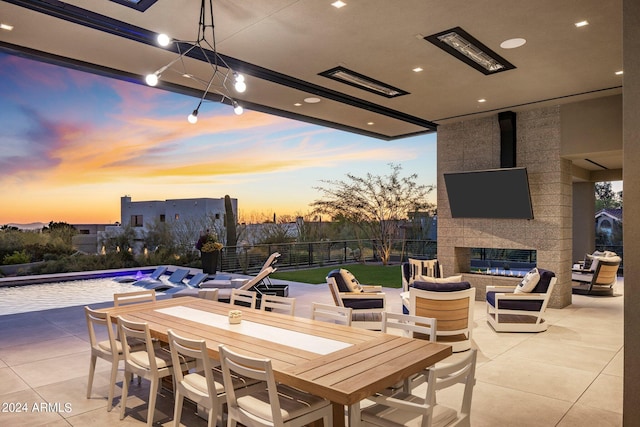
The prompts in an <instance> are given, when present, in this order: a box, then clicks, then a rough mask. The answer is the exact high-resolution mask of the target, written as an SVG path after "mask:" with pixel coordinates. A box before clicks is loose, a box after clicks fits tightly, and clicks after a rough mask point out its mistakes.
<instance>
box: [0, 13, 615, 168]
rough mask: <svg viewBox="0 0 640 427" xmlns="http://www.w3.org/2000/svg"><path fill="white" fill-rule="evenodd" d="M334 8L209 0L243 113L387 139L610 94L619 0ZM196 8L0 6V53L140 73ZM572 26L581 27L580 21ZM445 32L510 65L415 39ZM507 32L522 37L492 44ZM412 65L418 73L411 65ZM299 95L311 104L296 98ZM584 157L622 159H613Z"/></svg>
mask: <svg viewBox="0 0 640 427" xmlns="http://www.w3.org/2000/svg"><path fill="white" fill-rule="evenodd" d="M331 2H332V0H270V1H265V0H233V1H232V0H216V1H215V2H214V14H215V32H216V39H217V50H218V52H220V53H221V54H223V55H224V56H225V57H229V58H230V60H231V62H230V65H231V66H232V68H234V69H236V70H237V71H240V72H243V73H244V74H245V75H246V76H247V86H248V90H247V91H246V92H245V93H244V94H242V95H241V96H238V97H236V99H237V100H238V101H240V102H241V103H242V104H244V105H245V108H253V109H256V110H260V111H265V112H270V113H273V114H279V115H284V116H288V117H292V118H296V119H299V120H304V121H309V122H313V123H319V124H323V125H326V126H332V127H336V128H340V129H344V130H348V131H351V132H358V133H362V134H365V135H370V136H374V137H377V138H382V139H390V140H391V139H395V138H401V137H406V136H411V135H414V134H419V133H424V132H430V131H433V129H434V127H433V125H437V124H442V123H447V122H452V121H458V120H463V119H469V118H473V117H481V116H483V115H488V114H496V113H497V112H499V111H506V110H511V111H516V112H518V111H522V110H525V109H529V108H537V107H540V106H544V105H552V104H560V103H566V102H576V101H579V100H584V99H589V98H595V97H601V96H606V95H613V94H619V93H621V86H622V77H621V76H617V75H615V72H616V71H618V70H621V69H622V4H621V3H622V2H621V0H607V1H606V2H602V0H572V1H558V0H535V1H531V0H473V1H469V0H447V1H442V0H403V1H401V2H400V1H389V0H345V2H346V3H347V6H345V7H343V8H341V9H336V8H334V7H332V6H331ZM199 13H200V2H199V1H197V0H158V1H157V2H156V3H155V4H153V5H152V6H151V7H150V8H149V9H148V10H147V11H145V12H139V11H136V10H134V9H132V8H129V7H125V6H123V5H121V4H117V3H115V2H111V1H109V0H69V1H67V2H66V3H63V2H60V1H55V0H48V1H34V0H8V1H0V22H2V23H8V24H11V25H13V26H14V29H13V31H0V49H3V50H5V51H8V52H11V53H18V54H21V55H29V56H35V57H37V58H40V59H43V60H47V61H52V62H56V63H62V64H65V65H68V66H75V67H77V68H81V69H92V70H93V71H96V72H100V73H103V74H105V75H114V76H121V77H126V78H133V79H137V80H140V81H143V76H144V75H146V74H147V73H149V72H153V71H155V70H157V69H158V68H160V67H161V66H163V65H165V64H167V63H168V62H169V61H171V60H172V59H175V58H176V54H175V53H172V52H168V51H167V50H165V49H163V48H160V47H158V46H156V45H155V44H154V37H152V36H153V35H154V33H161V32H164V33H167V34H169V35H171V36H172V37H174V38H178V39H183V40H193V39H195V38H196V34H197V30H198V18H199ZM582 20H588V21H589V25H588V26H586V27H582V28H577V27H576V26H575V25H574V23H576V22H578V21H582ZM92 26H93V27H97V28H92ZM453 27H462V28H463V29H464V30H465V31H467V32H468V33H470V34H471V35H472V36H474V37H475V38H476V39H478V40H479V41H480V42H482V43H483V44H485V45H486V46H488V47H489V48H490V49H492V50H494V51H495V52H496V53H498V54H499V55H501V56H503V57H504V58H505V59H506V60H508V61H509V62H511V63H512V64H513V65H515V66H516V68H515V69H513V70H509V71H504V72H500V73H496V74H494V75H488V76H487V75H484V74H482V73H481V72H479V71H477V70H475V69H473V68H472V67H470V66H469V65H467V64H465V63H463V62H461V61H460V60H458V59H456V58H454V57H453V56H451V55H449V54H448V53H446V52H444V51H443V50H441V49H439V48H438V47H436V46H434V45H433V44H431V43H429V42H427V41H425V40H424V39H423V37H424V36H428V35H431V34H434V33H438V32H441V31H444V30H447V29H449V28H453ZM514 37H521V38H524V39H526V40H527V43H526V44H525V45H524V46H522V47H520V48H517V49H509V50H507V49H502V48H501V47H500V43H501V42H503V41H504V40H507V39H510V38H514ZM185 62H186V64H187V67H188V68H189V72H191V73H192V74H195V75H202V76H203V78H205V77H206V76H207V75H208V74H210V70H211V68H210V67H209V65H207V64H203V63H202V62H201V61H198V60H195V59H189V58H187V59H185ZM337 66H343V67H345V68H348V69H350V70H353V71H355V72H358V73H360V74H364V75H366V76H368V77H370V78H373V79H375V80H378V81H381V82H384V83H386V84H388V85H391V86H394V87H397V88H400V89H403V90H405V91H407V92H409V94H408V95H404V96H399V97H396V98H386V97H383V96H379V95H376V94H373V93H370V92H368V91H365V90H362V89H359V88H355V87H352V86H349V85H346V84H344V83H341V82H337V81H334V80H331V79H328V78H326V77H323V76H320V75H318V73H320V72H322V71H325V70H328V69H330V68H333V67H337ZM418 66H419V67H422V68H423V69H424V71H422V72H420V73H415V72H413V71H412V69H413V68H415V67H418ZM162 81H163V83H161V85H159V86H158V87H164V88H167V89H170V90H178V91H182V92H185V93H192V94H194V95H195V96H196V97H198V96H200V95H201V93H202V89H201V88H200V87H199V86H197V85H194V83H195V82H194V81H193V80H191V79H185V78H184V77H182V76H181V75H180V74H179V73H164V74H163V76H162ZM167 82H168V83H171V84H172V85H170V86H168V85H167ZM163 85H164V86H163ZM194 88H195V89H197V90H194ZM309 96H314V97H318V98H320V99H321V102H319V103H316V104H307V103H305V102H303V99H304V98H306V97H309ZM479 99H486V102H484V103H479V102H478V100H479ZM295 103H301V104H302V105H301V106H295V105H294V104H295ZM200 114H206V108H204V107H203V109H202V110H201V113H200ZM370 122H373V124H372V125H371V124H368V123H370ZM592 160H595V161H596V163H599V164H602V165H603V166H605V167H607V168H621V166H622V160H621V156H610V158H606V159H605V158H603V159H600V160H601V161H602V162H603V163H600V162H598V161H597V160H598V159H592ZM583 163H584V167H585V168H587V169H591V168H597V166H594V165H592V164H591V163H590V162H583ZM581 166H583V165H582V164H581Z"/></svg>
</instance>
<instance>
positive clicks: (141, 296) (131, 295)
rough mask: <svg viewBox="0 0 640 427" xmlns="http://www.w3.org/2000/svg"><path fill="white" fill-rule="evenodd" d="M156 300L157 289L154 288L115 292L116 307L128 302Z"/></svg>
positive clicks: (114, 302)
mask: <svg viewBox="0 0 640 427" xmlns="http://www.w3.org/2000/svg"><path fill="white" fill-rule="evenodd" d="M155 300H156V291H155V290H154V289H147V290H144V291H136V292H124V293H118V294H113V306H114V307H120V306H123V305H128V304H137V303H141V302H153V301H155Z"/></svg>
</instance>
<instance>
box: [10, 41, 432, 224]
mask: <svg viewBox="0 0 640 427" xmlns="http://www.w3.org/2000/svg"><path fill="white" fill-rule="evenodd" d="M248 90H251V88H248ZM0 101H1V104H0V128H1V129H2V131H1V132H0V147H1V150H0V191H1V194H2V207H1V208H0V224H7V223H30V222H49V221H65V222H69V223H72V224H79V223H113V222H115V221H120V197H121V196H124V195H130V196H131V197H132V199H133V201H143V200H165V199H174V198H196V197H212V198H219V197H223V196H224V195H225V194H229V195H230V196H231V197H234V198H237V199H238V205H239V211H240V215H241V216H242V215H245V216H248V215H251V214H259V213H274V212H276V213H278V214H280V215H281V214H297V213H307V212H308V211H309V210H310V208H309V204H310V203H311V202H312V201H313V200H315V199H317V198H318V197H320V194H319V193H318V191H317V190H315V189H314V188H313V187H316V186H318V185H322V183H321V180H323V179H331V180H334V179H342V178H344V177H345V174H346V173H353V174H356V175H360V176H363V175H365V174H366V173H367V172H372V173H374V174H387V173H388V172H389V171H390V169H389V166H388V164H389V163H390V162H393V163H398V164H400V165H402V168H403V169H402V174H403V175H407V174H410V173H414V172H415V173H417V174H418V181H419V182H420V183H423V184H435V182H436V138H435V135H425V136H419V137H414V138H407V139H401V140H398V141H393V142H388V141H382V140H378V139H372V138H368V137H364V136H359V135H354V134H350V133H347V132H342V131H338V130H334V129H330V128H324V127H320V126H315V125H310V124H306V123H303V122H298V121H294V120H290V119H285V118H281V117H277V116H271V115H267V114H263V113H257V112H253V111H248V110H245V113H244V114H243V115H242V116H236V115H235V114H234V113H233V110H232V108H231V107H229V106H226V105H222V104H218V103H205V104H203V106H202V107H201V108H200V114H199V116H198V119H199V120H198V123H197V124H196V125H191V124H189V123H188V122H187V120H186V116H187V115H188V114H189V112H191V111H192V110H193V109H194V108H195V106H196V105H197V101H198V100H197V99H195V98H191V97H187V96H183V95H177V94H174V93H170V92H166V91H163V90H159V89H153V88H149V87H147V86H145V85H141V84H135V83H130V82H124V81H120V80H115V79H108V78H104V77H101V76H96V75H93V74H88V73H83V72H79V71H75V70H70V69H67V68H63V67H59V66H54V65H49V64H45V63H40V62H36V61H32V60H28V59H23V58H19V57H16V56H11V55H7V54H4V53H0ZM430 201H432V202H435V191H434V192H433V193H432V194H431V200H430Z"/></svg>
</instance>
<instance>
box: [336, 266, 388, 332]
mask: <svg viewBox="0 0 640 427" xmlns="http://www.w3.org/2000/svg"><path fill="white" fill-rule="evenodd" d="M326 281H327V285H329V290H330V291H331V296H332V297H333V302H334V303H335V304H336V306H338V307H350V308H352V309H353V313H352V321H351V324H352V325H353V326H356V327H359V328H365V329H375V330H380V329H381V328H382V313H384V312H385V311H386V299H385V294H384V292H382V287H381V286H371V285H361V284H360V283H359V282H358V280H357V279H356V278H355V276H354V275H353V274H351V272H350V271H348V270H345V269H343V268H341V269H336V270H331V271H330V272H329V274H328V275H327V277H326Z"/></svg>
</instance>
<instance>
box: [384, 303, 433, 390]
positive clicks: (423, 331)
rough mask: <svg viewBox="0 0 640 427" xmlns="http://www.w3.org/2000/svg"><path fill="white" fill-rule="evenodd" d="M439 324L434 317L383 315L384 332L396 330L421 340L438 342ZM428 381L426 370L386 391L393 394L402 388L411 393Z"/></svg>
mask: <svg viewBox="0 0 640 427" xmlns="http://www.w3.org/2000/svg"><path fill="white" fill-rule="evenodd" d="M437 323H438V321H437V320H436V319H435V318H433V317H424V316H411V315H409V314H401V313H389V312H384V313H382V332H385V333H393V332H394V330H395V331H397V332H400V333H401V334H402V335H403V336H405V337H408V338H420V339H427V340H429V341H431V342H436V335H437V334H436V332H437ZM426 380H427V371H426V370H425V371H423V372H421V373H418V374H415V375H412V376H410V377H409V378H407V379H405V380H404V381H402V382H401V383H398V384H396V385H394V386H392V387H390V388H389V389H387V390H385V391H387V392H389V393H393V392H395V391H396V390H399V389H400V388H401V387H402V388H403V390H404V391H405V392H410V391H411V390H413V389H414V388H416V387H417V386H419V385H420V384H422V383H424V382H425V381H426ZM385 394H386V393H385Z"/></svg>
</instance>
